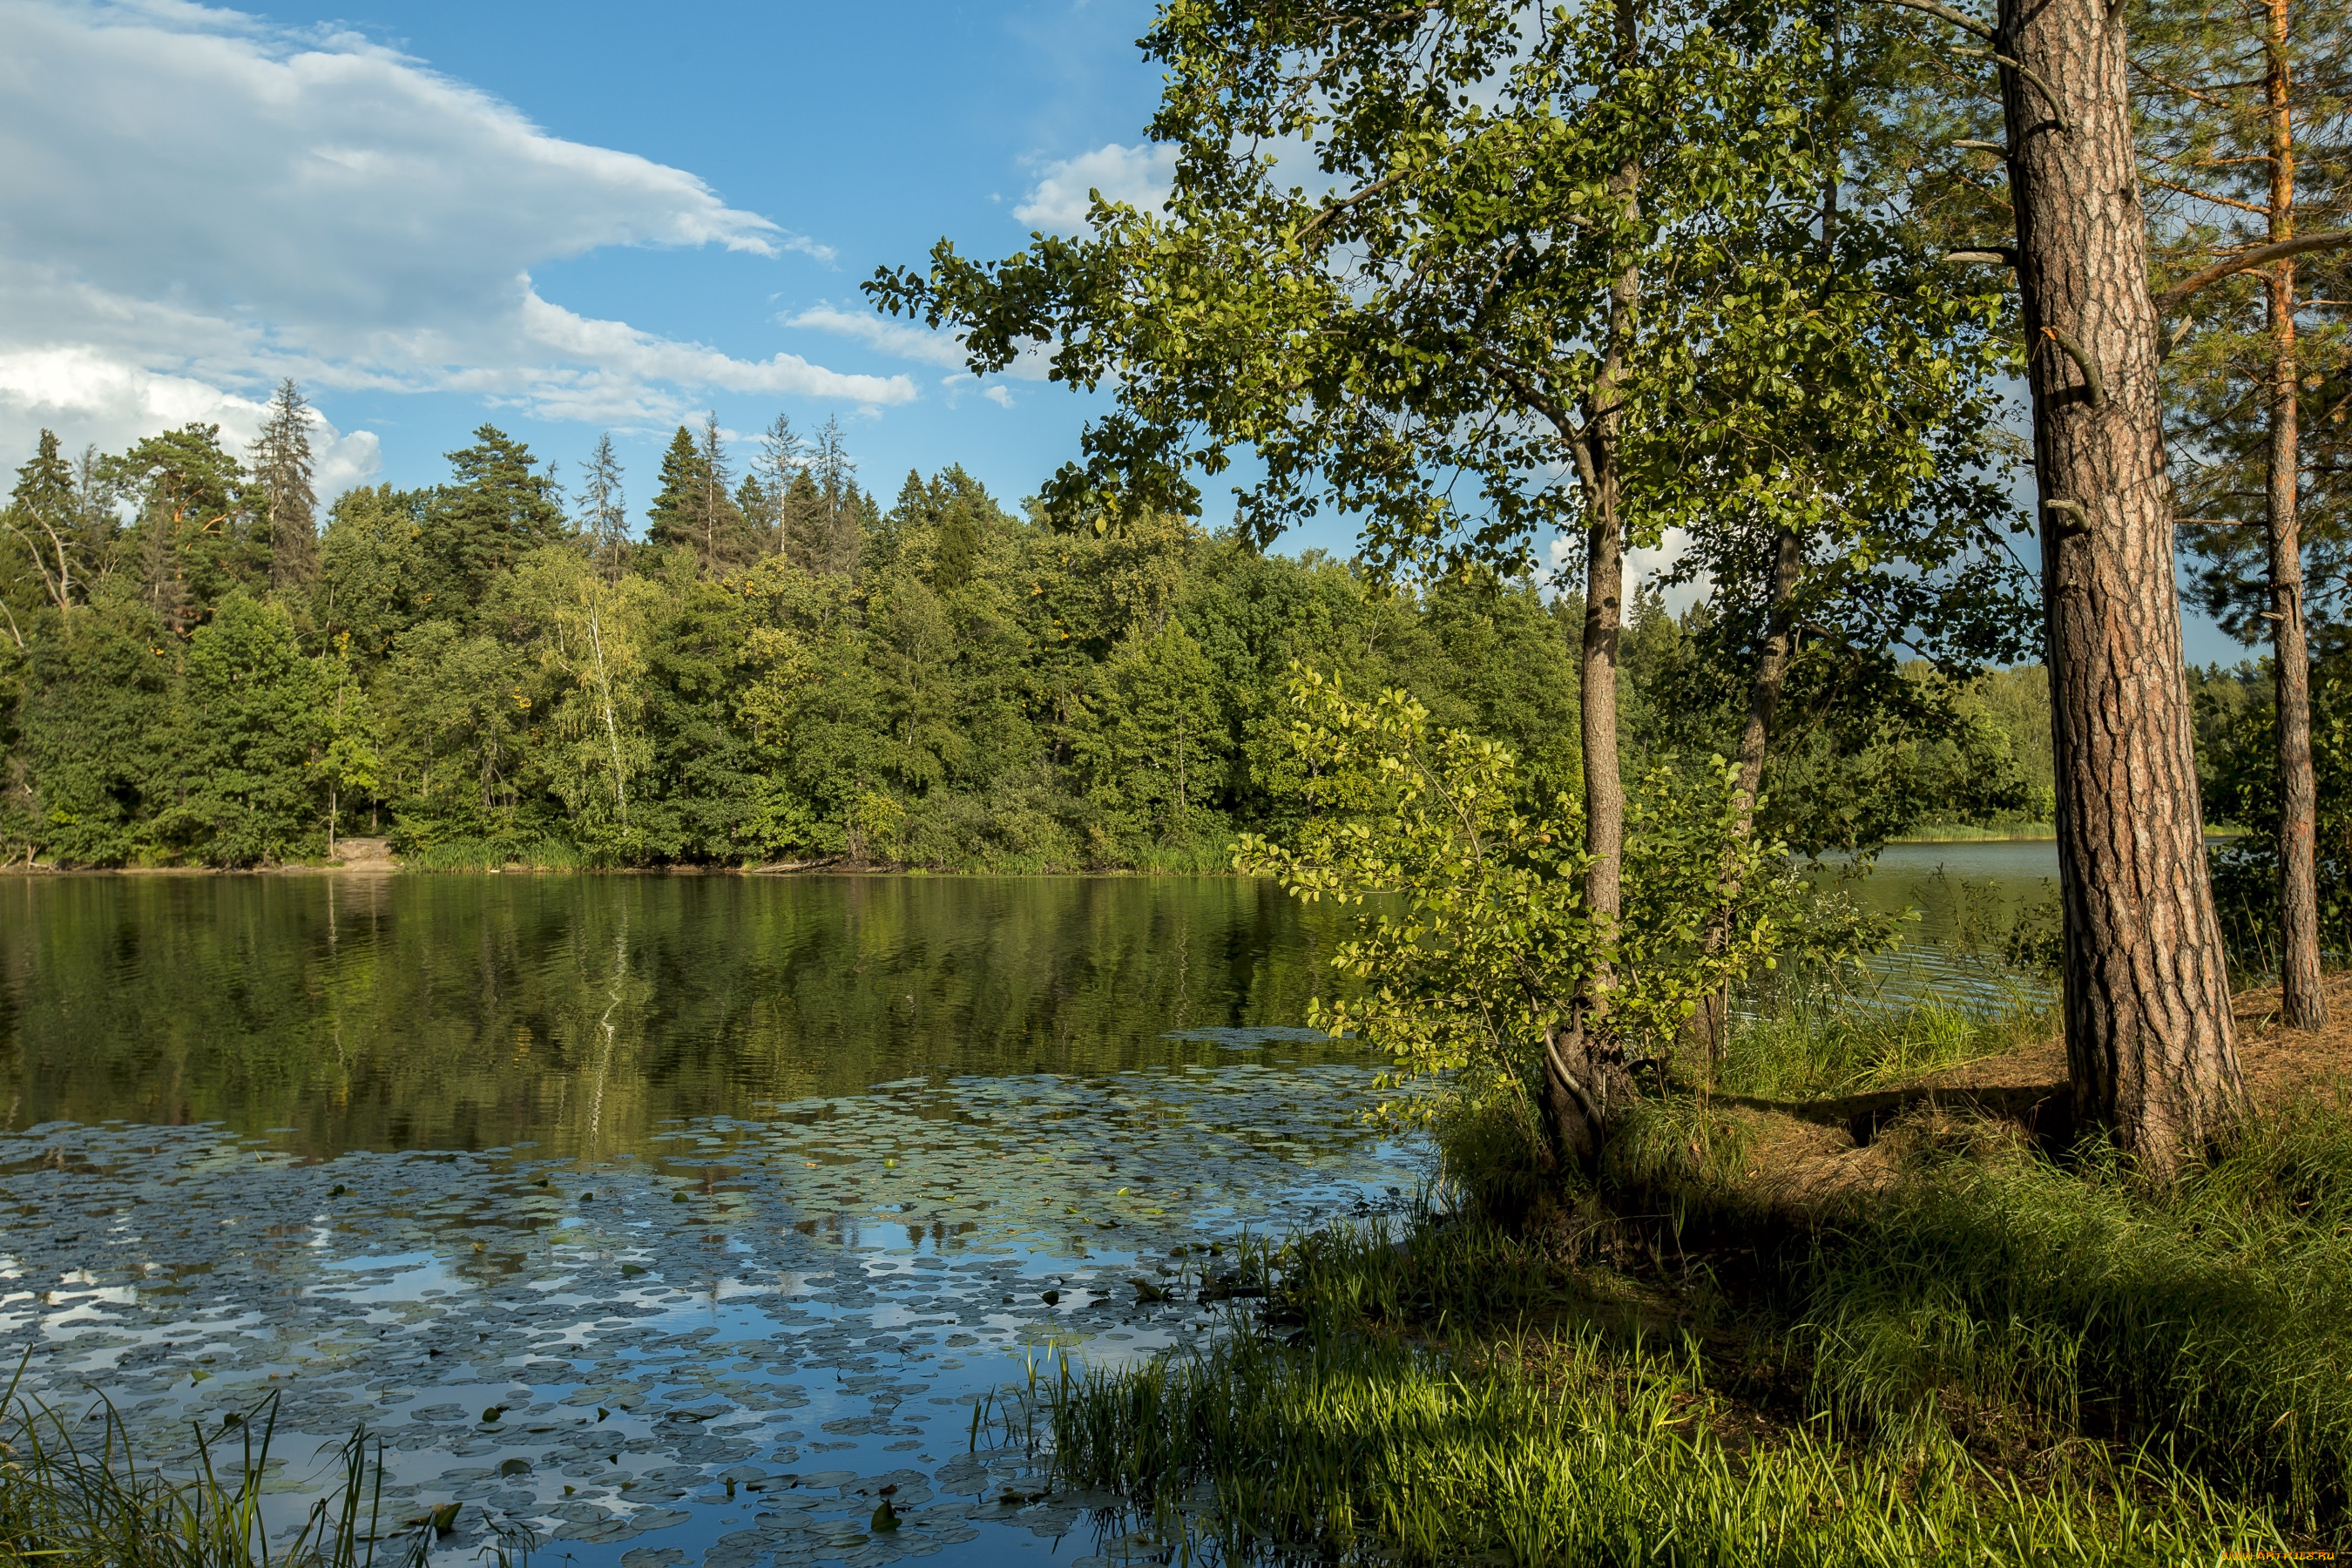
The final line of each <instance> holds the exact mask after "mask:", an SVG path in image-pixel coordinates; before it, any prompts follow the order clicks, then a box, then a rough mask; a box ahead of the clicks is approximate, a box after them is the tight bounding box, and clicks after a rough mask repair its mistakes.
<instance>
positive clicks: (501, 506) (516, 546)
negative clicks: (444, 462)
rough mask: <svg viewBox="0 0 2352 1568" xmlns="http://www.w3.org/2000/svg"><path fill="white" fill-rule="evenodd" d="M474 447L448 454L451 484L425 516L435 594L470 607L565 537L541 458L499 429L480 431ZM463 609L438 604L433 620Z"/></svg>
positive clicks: (559, 509) (559, 507) (554, 492)
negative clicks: (502, 577)
mask: <svg viewBox="0 0 2352 1568" xmlns="http://www.w3.org/2000/svg"><path fill="white" fill-rule="evenodd" d="M474 443H475V444H474V445H473V446H470V447H460V448H458V449H457V451H455V452H450V453H447V454H446V456H447V458H448V459H449V466H450V475H449V479H450V482H449V483H448V484H446V485H444V486H442V487H441V489H439V490H438V491H437V492H436V493H435V495H434V498H433V502H432V505H431V506H430V507H428V508H427V509H426V510H425V538H424V543H425V553H426V555H427V556H428V557H429V558H430V559H431V560H432V562H433V563H434V565H435V568H436V579H437V581H436V584H435V587H434V589H433V592H434V593H435V594H436V595H444V596H446V595H454V596H456V597H457V598H458V599H460V600H461V601H462V605H463V606H465V607H470V606H472V605H477V604H479V603H480V602H481V597H482V594H483V592H484V591H485V590H486V589H487V588H488V585H489V582H490V579H491V578H492V577H494V576H496V575H497V574H499V573H500V572H503V571H506V570H508V569H509V568H510V567H512V566H513V565H514V563H516V562H517V561H519V560H520V559H521V558H522V557H523V556H525V555H527V554H529V553H530V552H532V551H534V550H536V549H539V548H540V547H541V545H546V544H553V543H555V542H558V541H559V540H561V539H562V537H563V535H564V521H563V509H562V504H561V502H560V499H559V497H558V493H557V490H556V488H555V481H554V479H552V478H551V477H550V476H548V475H546V474H540V473H534V472H532V469H533V468H536V467H537V466H538V463H539V459H538V458H535V457H533V456H531V452H530V447H526V446H524V445H523V444H522V443H521V442H520V441H518V440H516V439H514V437H510V436H509V435H508V434H507V433H506V432H505V431H503V430H500V429H499V428H498V427H497V426H494V425H484V426H481V427H479V428H478V429H477V430H476V431H475V432H474ZM459 608H460V605H450V604H446V602H442V603H436V604H434V605H432V606H431V608H430V610H429V612H428V613H430V614H433V615H436V616H438V615H453V616H454V615H455V614H457V612H458V610H459Z"/></svg>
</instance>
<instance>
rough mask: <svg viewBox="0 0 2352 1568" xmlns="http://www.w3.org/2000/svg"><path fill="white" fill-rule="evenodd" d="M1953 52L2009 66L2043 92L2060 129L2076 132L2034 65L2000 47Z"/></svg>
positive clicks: (1900, 1) (1903, 0) (1900, 0)
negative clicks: (2014, 56)
mask: <svg viewBox="0 0 2352 1568" xmlns="http://www.w3.org/2000/svg"><path fill="white" fill-rule="evenodd" d="M1894 3H1895V5H1908V4H1910V0H1894ZM1952 53H1954V54H1956V55H1967V56H1969V57H1971V58H1980V59H1989V60H1990V61H1992V62H1993V63H1994V64H1995V65H2002V66H2007V67H2008V68H2010V69H2011V70H2013V71H2015V72H2016V73H2017V74H2018V75H2019V76H2020V77H2021V78H2023V79H2025V80H2027V81H2029V82H2032V84H2033V87H2034V90H2035V91H2037V92H2039V93H2041V94H2042V102H2044V103H2046V104H2048V105H2049V106H2050V118H2051V119H2052V120H2053V121H2055V122H2056V124H2057V126H2058V129H2059V130H2061V131H2063V132H2066V133H2067V134H2069V135H2072V134H2073V133H2074V125H2073V123H2072V122H2071V121H2068V120H2067V118H2066V110H2065V109H2064V108H2063V106H2062V105H2060V103H2059V101H2058V93H2057V90H2056V89H2053V87H2052V86H2051V85H2050V84H2049V83H2048V82H2046V81H2043V80H2042V77H2041V75H2040V73H2039V72H2037V71H2035V70H2034V69H2033V68H2032V67H2031V66H2029V65H2027V64H2026V63H2025V62H2024V61H2022V60H2018V59H2012V58H2010V57H2009V56H2007V55H2005V54H2002V53H2001V52H2000V50H1999V49H1954V50H1953V51H1952Z"/></svg>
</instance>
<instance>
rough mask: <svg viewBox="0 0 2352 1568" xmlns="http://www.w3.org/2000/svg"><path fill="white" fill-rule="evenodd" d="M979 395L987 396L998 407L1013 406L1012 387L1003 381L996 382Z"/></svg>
mask: <svg viewBox="0 0 2352 1568" xmlns="http://www.w3.org/2000/svg"><path fill="white" fill-rule="evenodd" d="M981 395H982V397H985V398H987V399H988V400H989V401H990V402H991V403H993V404H995V405H996V406H998V407H999V408H1010V407H1012V406H1013V389H1012V388H1011V387H1009V386H1007V385H1005V384H1003V382H998V383H997V384H995V385H994V386H992V387H990V388H988V389H987V390H986V391H984V392H982V394H981Z"/></svg>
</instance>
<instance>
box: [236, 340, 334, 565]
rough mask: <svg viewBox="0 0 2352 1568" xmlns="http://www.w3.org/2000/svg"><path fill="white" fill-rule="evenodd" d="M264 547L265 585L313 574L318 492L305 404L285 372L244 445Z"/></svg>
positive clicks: (308, 416)
mask: <svg viewBox="0 0 2352 1568" xmlns="http://www.w3.org/2000/svg"><path fill="white" fill-rule="evenodd" d="M247 455H248V457H249V458H250V459H251V464H250V466H251V468H252V472H253V481H254V489H256V490H257V492H258V494H257V497H256V500H257V510H258V511H259V514H260V523H261V530H262V537H263V538H264V539H265V540H266V542H267V544H268V551H269V585H270V586H271V587H273V588H281V589H289V588H302V587H307V586H309V585H310V582H311V581H312V580H313V579H314V578H316V577H317V576H318V574H319V537H318V511H319V497H318V493H317V491H316V490H315V489H312V488H311V476H312V472H313V465H312V463H311V459H310V405H309V404H308V403H307V402H305V401H304V400H303V397H302V389H301V388H300V387H299V386H297V385H295V384H294V378H293V377H292V376H288V377H287V378H286V379H285V380H284V381H282V382H280V383H278V391H277V392H276V394H274V395H272V396H271V397H270V399H269V412H268V416H266V417H265V418H264V419H263V420H262V422H261V434H260V435H258V436H257V437H254V442H253V446H252V447H251V448H250V449H249V451H248V454H247Z"/></svg>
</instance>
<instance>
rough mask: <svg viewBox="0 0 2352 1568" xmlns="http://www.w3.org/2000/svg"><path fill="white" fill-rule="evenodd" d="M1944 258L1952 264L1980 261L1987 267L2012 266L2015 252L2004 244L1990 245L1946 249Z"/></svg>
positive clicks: (2014, 263) (2015, 258)
mask: <svg viewBox="0 0 2352 1568" xmlns="http://www.w3.org/2000/svg"><path fill="white" fill-rule="evenodd" d="M1944 259H1945V260H1946V261H1948V262H1949V263H1951V264H1952V265H1953V266H1956V267H1957V266H1959V265H1961V264H1962V263H1965V262H1971V261H1977V262H1982V263H1983V264H1984V265H1986V266H1987V267H2014V266H2016V265H2017V252H2016V251H2015V250H2013V249H2011V247H2008V246H2006V245H1990V246H1986V247H1983V248H1982V249H1979V250H1948V251H1946V252H1945V253H1944Z"/></svg>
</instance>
